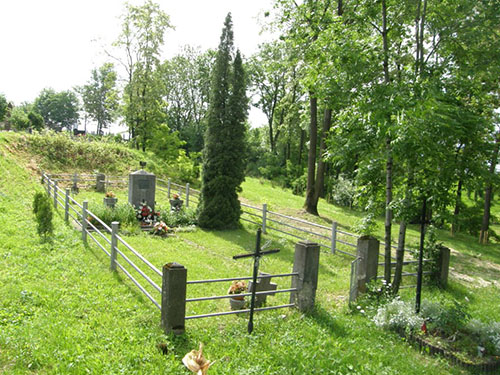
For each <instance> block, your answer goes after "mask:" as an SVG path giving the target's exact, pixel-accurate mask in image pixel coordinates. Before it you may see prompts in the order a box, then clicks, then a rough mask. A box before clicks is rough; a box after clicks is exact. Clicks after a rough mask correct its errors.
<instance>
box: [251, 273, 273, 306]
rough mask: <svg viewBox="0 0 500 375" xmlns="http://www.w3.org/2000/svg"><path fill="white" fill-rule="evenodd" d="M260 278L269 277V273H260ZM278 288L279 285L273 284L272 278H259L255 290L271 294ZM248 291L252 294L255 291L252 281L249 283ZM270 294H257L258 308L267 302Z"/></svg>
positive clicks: (256, 304)
mask: <svg viewBox="0 0 500 375" xmlns="http://www.w3.org/2000/svg"><path fill="white" fill-rule="evenodd" d="M259 276H269V274H268V273H265V272H259ZM277 288H278V285H277V284H275V283H272V282H271V278H270V277H259V279H258V280H257V286H256V288H255V291H256V292H270V291H273V290H276V289H277ZM248 290H249V291H250V292H252V291H253V282H252V281H250V282H249V283H248ZM269 295H271V296H272V295H274V294H269ZM267 296H268V294H257V295H256V296H255V306H256V307H261V306H262V305H263V304H264V303H265V302H266V297H267Z"/></svg>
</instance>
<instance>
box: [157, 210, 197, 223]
mask: <svg viewBox="0 0 500 375" xmlns="http://www.w3.org/2000/svg"><path fill="white" fill-rule="evenodd" d="M158 210H159V211H160V219H161V221H163V222H164V223H165V224H167V226H169V227H170V228H173V227H183V226H188V225H196V224H197V220H196V210H194V209H190V208H182V209H181V210H180V211H178V212H171V211H170V209H163V208H161V207H160V208H158Z"/></svg>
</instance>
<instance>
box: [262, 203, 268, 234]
mask: <svg viewBox="0 0 500 375" xmlns="http://www.w3.org/2000/svg"><path fill="white" fill-rule="evenodd" d="M266 225H267V203H264V204H263V205H262V233H264V234H266V233H267V232H266Z"/></svg>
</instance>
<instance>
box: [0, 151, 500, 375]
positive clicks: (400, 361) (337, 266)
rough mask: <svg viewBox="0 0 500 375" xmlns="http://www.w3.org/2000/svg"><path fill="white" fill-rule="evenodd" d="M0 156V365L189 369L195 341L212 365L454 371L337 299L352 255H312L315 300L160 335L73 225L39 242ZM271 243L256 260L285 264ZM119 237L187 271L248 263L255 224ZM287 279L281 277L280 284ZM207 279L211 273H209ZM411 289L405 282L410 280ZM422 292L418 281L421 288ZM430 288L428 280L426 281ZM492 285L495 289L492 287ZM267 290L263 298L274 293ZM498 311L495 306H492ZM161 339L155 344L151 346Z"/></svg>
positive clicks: (25, 186)
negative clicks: (249, 328) (308, 309)
mask: <svg viewBox="0 0 500 375" xmlns="http://www.w3.org/2000/svg"><path fill="white" fill-rule="evenodd" d="M1 156H2V157H0V171H2V172H1V174H2V176H1V179H0V222H1V223H2V229H1V230H0V244H1V245H0V269H1V270H2V272H1V273H0V284H1V285H2V288H0V373H2V374H31V373H33V374H88V373H91V374H156V373H158V374H188V373H189V371H187V370H186V369H185V368H184V367H183V365H182V363H181V359H182V357H183V356H184V355H185V354H186V353H187V352H188V351H190V350H191V349H195V348H197V347H198V345H199V343H200V342H202V343H204V344H205V353H206V355H207V357H208V358H209V359H211V360H216V361H217V362H216V363H215V364H214V365H213V366H212V367H211V368H210V370H209V373H210V374H318V373H325V374H426V373H435V374H462V373H465V372H464V371H463V370H461V369H460V368H458V367H454V366H451V365H450V364H449V363H448V362H447V361H445V360H440V359H437V358H431V357H428V356H427V355H424V354H420V353H418V351H417V350H416V349H414V348H412V347H411V346H409V345H408V344H407V343H406V342H405V341H404V340H403V339H401V338H400V337H398V336H397V335H394V334H391V333H387V332H384V331H382V330H380V329H378V328H376V327H375V326H374V324H373V323H371V321H370V320H368V319H366V317H365V316H363V315H361V314H352V313H350V311H349V310H348V308H347V306H346V296H347V290H348V285H349V280H348V278H349V264H350V259H347V258H343V257H341V256H331V255H327V254H325V253H322V255H321V268H320V281H319V290H318V297H317V302H318V303H317V309H316V310H315V311H314V312H313V313H311V314H301V313H299V312H297V311H295V310H278V311H270V312H265V313H259V314H257V315H256V317H255V331H254V334H252V335H248V334H247V333H246V324H247V320H246V318H245V317H244V316H226V317H217V318H210V319H200V320H194V321H193V320H191V321H188V322H187V324H186V328H187V332H186V334H185V335H182V336H179V337H175V336H167V335H165V334H164V333H163V332H162V330H161V328H160V325H159V321H160V315H159V311H158V309H157V308H156V307H155V306H154V305H153V304H152V303H151V302H150V301H149V300H148V299H147V298H146V297H144V296H143V295H141V294H140V292H139V291H138V289H137V288H136V287H135V286H134V285H133V284H132V283H131V282H130V281H129V280H128V279H126V277H125V276H124V275H123V273H121V272H118V273H113V272H111V271H110V270H109V260H108V259H107V257H106V256H105V254H104V253H103V252H102V251H101V250H100V249H99V248H97V247H96V246H95V245H92V242H91V241H90V240H89V244H90V246H88V247H85V246H84V245H83V244H82V243H81V241H80V234H79V232H77V231H75V230H74V229H73V228H72V227H71V226H66V225H65V224H64V223H63V221H62V219H61V216H60V214H59V215H56V216H55V227H56V231H55V234H54V238H53V241H52V242H51V243H41V242H40V240H39V239H38V238H37V236H36V228H35V224H34V221H33V217H32V214H31V200H32V197H33V193H34V192H35V191H36V190H37V189H40V187H39V185H38V183H37V181H36V180H35V179H34V178H33V177H32V176H31V175H29V174H28V172H27V171H26V170H24V169H22V168H19V167H16V166H15V164H14V163H13V162H12V159H10V158H9V155H8V154H3V155H1ZM265 239H271V240H272V241H273V242H272V245H271V246H272V247H279V248H280V249H281V250H282V251H281V252H280V253H279V254H276V255H272V256H269V257H267V258H266V259H265V260H264V261H263V265H262V270H264V271H267V272H273V273H274V272H287V271H289V270H291V267H292V262H293V261H292V259H293V258H292V257H293V255H292V254H293V243H291V242H289V241H288V240H283V239H281V238H279V237H276V236H273V235H268V236H266V237H265ZM126 240H127V241H128V242H129V243H130V244H132V245H133V246H134V247H135V248H137V249H138V250H139V251H141V253H143V254H144V255H145V256H146V257H147V258H148V259H149V260H151V261H152V262H153V263H154V264H155V265H156V266H157V267H161V266H162V265H163V264H164V263H166V262H170V261H176V262H179V263H181V264H183V265H185V266H186V267H187V268H188V279H189V280H194V279H203V278H211V277H225V276H237V275H242V274H243V275H249V274H250V270H251V263H250V261H248V260H239V261H235V260H233V259H232V255H235V254H239V253H242V252H245V251H248V250H250V249H252V248H253V247H254V241H255V228H253V227H247V226H245V227H243V228H242V229H240V230H235V231H220V232H207V231H202V230H195V231H193V232H186V233H177V234H175V235H173V236H171V237H169V238H166V239H161V238H155V237H153V236H150V235H147V234H141V235H138V236H130V237H127V238H126ZM287 282H288V281H286V280H285V281H282V280H279V281H278V283H279V286H280V288H281V287H286V286H287V285H286V283H287ZM214 285H217V284H214ZM227 287H228V285H218V286H214V287H213V288H214V289H212V287H210V288H207V289H204V288H194V289H193V287H191V286H190V287H189V289H188V295H189V296H197V295H203V294H224V293H225V291H226V290H227ZM409 293H410V292H409ZM424 293H425V292H424ZM432 293H437V292H432ZM447 293H449V294H450V295H452V296H454V297H460V298H463V296H464V295H476V296H477V298H475V299H474V298H473V299H471V308H472V310H473V311H477V314H478V315H480V317H481V318H486V319H491V318H492V317H493V316H495V315H494V311H495V310H494V309H493V307H491V306H488V307H481V306H482V305H483V304H482V303H481V302H482V301H481V299H482V298H487V299H488V300H489V301H492V302H495V303H497V302H498V297H496V299H495V297H493V296H491V294H492V293H491V291H487V290H486V289H480V292H478V291H477V290H474V292H473V293H471V292H469V291H468V290H467V289H466V288H465V287H463V286H462V284H459V283H457V282H454V281H452V282H451V288H450V292H447ZM496 295H498V292H496ZM280 298H283V299H285V302H286V297H284V296H283V297H281V296H280V297H278V296H275V297H270V300H269V304H275V303H281V302H282V301H280ZM219 309H221V310H227V309H228V307H227V301H219V302H217V303H206V304H203V303H200V304H197V305H193V306H190V305H188V314H195V313H200V312H209V311H212V310H219ZM496 311H498V310H496ZM158 344H164V345H165V346H166V347H167V348H168V353H167V354H166V355H165V354H163V353H162V351H160V350H159V349H158V348H157V345H158Z"/></svg>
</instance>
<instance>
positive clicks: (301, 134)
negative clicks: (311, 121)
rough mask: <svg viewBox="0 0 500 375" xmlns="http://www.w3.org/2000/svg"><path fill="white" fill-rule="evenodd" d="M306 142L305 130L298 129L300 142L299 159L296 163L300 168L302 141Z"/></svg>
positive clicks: (302, 149)
mask: <svg viewBox="0 0 500 375" xmlns="http://www.w3.org/2000/svg"><path fill="white" fill-rule="evenodd" d="M305 142H306V131H305V130H304V129H300V143H299V161H298V162H297V164H298V165H299V167H301V168H302V153H303V151H304V143H305Z"/></svg>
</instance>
